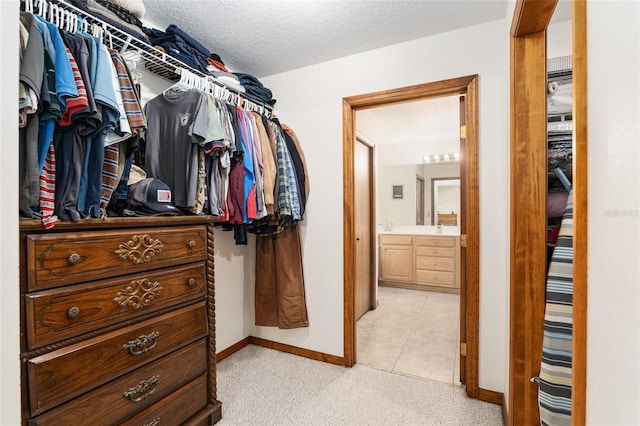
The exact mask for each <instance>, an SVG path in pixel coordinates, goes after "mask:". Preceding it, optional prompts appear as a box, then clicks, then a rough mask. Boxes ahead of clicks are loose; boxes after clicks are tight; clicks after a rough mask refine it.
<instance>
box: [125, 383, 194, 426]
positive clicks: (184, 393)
mask: <svg viewBox="0 0 640 426" xmlns="http://www.w3.org/2000/svg"><path fill="white" fill-rule="evenodd" d="M206 407H207V381H206V375H202V376H200V377H198V378H197V379H196V380H194V381H192V382H191V383H189V384H187V385H185V386H183V387H182V388H180V389H178V390H177V391H175V392H173V393H172V394H171V395H169V396H167V397H166V398H164V399H162V400H160V401H158V402H157V403H156V404H154V405H152V406H151V407H149V408H147V409H146V410H144V411H142V412H140V413H138V414H137V415H135V416H134V417H132V418H130V419H129V420H126V421H124V422H122V423H121V425H122V426H160V425H184V424H187V422H188V421H189V419H190V418H191V417H193V416H195V415H196V414H198V413H199V412H200V411H202V410H204V409H205V408H206Z"/></svg>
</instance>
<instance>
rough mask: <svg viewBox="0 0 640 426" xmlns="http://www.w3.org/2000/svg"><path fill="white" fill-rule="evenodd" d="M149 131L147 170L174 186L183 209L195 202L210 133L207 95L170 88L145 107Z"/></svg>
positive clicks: (174, 201) (174, 198)
mask: <svg viewBox="0 0 640 426" xmlns="http://www.w3.org/2000/svg"><path fill="white" fill-rule="evenodd" d="M144 112H145V115H146V118H147V130H146V132H145V135H144V139H145V141H146V147H145V159H144V167H143V168H144V170H145V171H146V172H147V176H148V177H153V178H156V179H160V180H161V181H162V182H164V183H166V184H167V185H168V186H169V188H171V193H172V198H173V199H172V200H171V201H172V202H173V204H174V205H175V206H177V207H180V208H190V207H193V206H194V204H195V198H196V189H197V182H198V146H199V145H201V144H203V143H204V142H205V139H206V136H207V124H208V110H207V95H205V94H204V93H202V92H199V91H197V90H187V91H184V90H173V89H170V90H168V91H166V92H165V93H164V94H161V95H159V96H157V97H155V98H154V99H152V100H151V101H149V102H148V103H147V105H145V107H144Z"/></svg>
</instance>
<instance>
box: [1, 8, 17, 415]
mask: <svg viewBox="0 0 640 426" xmlns="http://www.w3.org/2000/svg"><path fill="white" fill-rule="evenodd" d="M18 12H19V2H18V1H0V57H1V58H15V57H17V56H16V55H17V52H18V38H17V34H18ZM17 82H18V61H17V60H16V61H11V60H10V61H5V62H4V63H3V64H2V66H0V99H2V102H0V135H2V141H1V142H2V143H0V200H2V208H0V235H2V244H1V245H0V271H2V278H1V279H0V303H1V304H2V305H1V307H0V327H1V331H0V339H1V342H2V344H1V345H0V346H1V347H2V351H0V366H2V367H0V368H2V371H1V372H0V376H1V377H2V379H1V380H0V424H3V425H17V424H20V361H19V356H18V354H19V353H20V340H19V336H20V323H19V319H20V308H19V307H20V273H19V265H20V260H19V256H18V126H17V111H18V101H17V100H18V85H17V84H16V83H17Z"/></svg>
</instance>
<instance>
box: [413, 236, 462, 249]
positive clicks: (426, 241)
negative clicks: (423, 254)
mask: <svg viewBox="0 0 640 426" xmlns="http://www.w3.org/2000/svg"><path fill="white" fill-rule="evenodd" d="M415 238H416V245H417V246H432V247H455V246H456V241H455V237H432V236H419V237H415Z"/></svg>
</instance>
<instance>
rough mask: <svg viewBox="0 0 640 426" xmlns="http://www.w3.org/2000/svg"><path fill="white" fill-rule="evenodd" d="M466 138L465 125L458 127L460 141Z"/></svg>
mask: <svg viewBox="0 0 640 426" xmlns="http://www.w3.org/2000/svg"><path fill="white" fill-rule="evenodd" d="M466 138H467V125H466V124H463V125H462V126H460V139H466Z"/></svg>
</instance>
